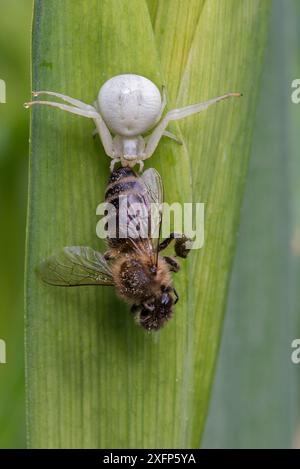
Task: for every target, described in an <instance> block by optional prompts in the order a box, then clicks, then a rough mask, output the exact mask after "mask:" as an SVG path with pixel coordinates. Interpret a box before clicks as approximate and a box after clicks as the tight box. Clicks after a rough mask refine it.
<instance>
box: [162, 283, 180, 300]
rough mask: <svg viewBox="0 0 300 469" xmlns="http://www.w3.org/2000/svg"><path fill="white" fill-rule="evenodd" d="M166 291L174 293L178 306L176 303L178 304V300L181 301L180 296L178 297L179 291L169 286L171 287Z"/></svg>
mask: <svg viewBox="0 0 300 469" xmlns="http://www.w3.org/2000/svg"><path fill="white" fill-rule="evenodd" d="M164 291H165V292H173V293H174V295H175V301H174V305H176V303H177V302H178V300H179V295H178V293H177V291H176V290H175V288H174V287H171V286H169V287H167V288H165V289H164Z"/></svg>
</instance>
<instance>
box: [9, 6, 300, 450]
mask: <svg viewBox="0 0 300 469" xmlns="http://www.w3.org/2000/svg"><path fill="white" fill-rule="evenodd" d="M162 1H163V0H162ZM222 1H226V0H222ZM241 1H242V0H241ZM0 12H1V15H0V78H1V79H3V80H5V82H6V86H7V103H6V104H0V217H1V218H0V220H1V228H2V229H1V231H0V252H1V263H0V289H1V290H0V293H1V296H0V298H1V302H0V338H1V339H4V340H5V341H6V346H7V364H0V447H1V448H21V447H25V399H24V350H23V265H24V242H25V222H26V203H27V175H28V167H27V166H28V132H29V112H26V111H25V109H24V108H23V106H22V104H23V102H24V101H26V100H27V99H28V97H29V95H30V57H29V52H30V37H31V31H30V28H31V12H32V0H22V1H20V0H0ZM299 20H300V1H299V0H274V2H273V9H272V18H271V24H270V36H269V44H268V48H267V53H266V60H265V67H264V73H263V77H262V88H261V93H260V100H259V105H258V110H257V124H256V129H255V132H254V136H253V151H252V157H251V161H250V168H249V177H248V180H247V185H246V193H245V200H244V204H243V208H242V213H241V226H240V230H239V234H238V244H237V252H236V257H235V263H234V269H233V275H232V279H231V284H230V293H229V300H228V307H227V313H226V318H225V324H224V334H223V339H222V344H221V347H220V356H219V361H218V366H217V370H216V371H217V373H216V380H215V383H214V388H213V393H212V400H211V405H210V410H209V414H208V421H207V427H206V431H205V435H204V439H203V442H202V446H204V447H225V448H230V447H231V448H245V447H250V448H251V447H252V448H253V447H260V448H264V447H275V448H276V447H277V448H279V447H284V448H288V447H300V412H299V411H300V392H299V391H300V364H299V365H298V366H297V365H293V364H292V363H291V360H290V355H291V342H292V340H293V339H294V338H296V337H300V315H299V312H300V289H299V284H300V281H299V280H300V263H299V259H300V204H299V200H300V184H299V176H300V160H299V151H298V137H299V135H300V105H298V106H297V105H295V104H292V103H291V99H290V95H291V82H292V80H293V79H295V78H300V21H299Z"/></svg>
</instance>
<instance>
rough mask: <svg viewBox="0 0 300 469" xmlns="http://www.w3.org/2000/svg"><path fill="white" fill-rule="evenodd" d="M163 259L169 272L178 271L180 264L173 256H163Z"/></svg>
mask: <svg viewBox="0 0 300 469" xmlns="http://www.w3.org/2000/svg"><path fill="white" fill-rule="evenodd" d="M164 260H165V261H166V263H167V264H168V265H169V269H170V271H171V272H179V270H180V264H179V262H178V261H177V260H176V259H175V258H174V257H170V256H164Z"/></svg>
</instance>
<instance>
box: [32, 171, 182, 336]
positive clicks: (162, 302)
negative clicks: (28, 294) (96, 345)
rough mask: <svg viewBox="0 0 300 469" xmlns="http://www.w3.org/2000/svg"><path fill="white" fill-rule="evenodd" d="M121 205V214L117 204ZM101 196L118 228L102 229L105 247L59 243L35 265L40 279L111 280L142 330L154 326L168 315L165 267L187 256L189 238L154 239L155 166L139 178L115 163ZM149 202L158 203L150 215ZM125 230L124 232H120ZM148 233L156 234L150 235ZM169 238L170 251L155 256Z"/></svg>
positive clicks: (159, 187)
mask: <svg viewBox="0 0 300 469" xmlns="http://www.w3.org/2000/svg"><path fill="white" fill-rule="evenodd" d="M124 200H125V205H126V208H127V209H130V208H131V207H132V206H138V207H139V210H137V211H132V212H131V213H130V210H127V211H126V212H125V213H126V216H125V219H124V216H123V220H121V218H122V216H121V215H122V214H121V204H122V202H123V201H124ZM105 201H106V203H107V204H112V205H113V207H114V208H115V212H116V214H117V217H116V218H117V221H118V222H119V223H118V229H117V231H116V232H114V233H113V234H112V232H110V231H109V229H108V235H107V244H108V251H107V252H105V253H104V254H101V253H100V252H97V251H95V250H94V249H92V248H90V247H85V246H71V247H65V248H63V250H62V251H61V252H60V253H59V254H58V255H55V256H52V257H50V258H48V259H46V260H45V261H44V262H43V263H42V264H41V265H40V268H39V272H40V276H41V278H42V279H43V280H44V281H45V282H46V283H48V284H51V285H56V286H64V287H71V286H81V285H114V286H115V288H116V292H117V294H118V296H119V297H121V298H122V299H123V300H125V301H126V302H127V303H129V304H130V305H131V311H132V313H133V315H134V317H135V320H136V322H137V323H138V324H139V325H140V326H141V327H143V328H144V329H146V330H149V331H156V330H158V329H160V328H161V327H162V326H163V325H164V324H165V323H166V322H167V321H168V320H169V319H170V318H171V316H172V313H173V307H174V305H175V304H176V303H177V301H178V299H179V298H178V294H177V292H176V290H175V288H174V287H173V285H172V278H171V272H178V271H179V269H180V264H179V263H178V261H177V259H176V257H177V256H178V257H182V258H185V257H187V254H188V252H189V250H190V246H189V245H188V243H189V242H190V240H189V239H188V238H187V237H185V236H184V235H181V236H180V237H178V235H176V234H174V233H171V234H170V236H169V237H168V238H166V239H165V240H164V241H162V242H160V237H159V234H160V231H161V230H160V229H161V222H162V213H161V206H162V202H163V184H162V180H161V177H160V175H159V173H158V172H157V171H156V170H155V169H152V168H151V169H148V170H147V171H145V172H144V173H143V174H142V175H141V176H140V177H137V175H136V174H135V172H134V171H133V170H132V169H131V168H129V167H121V168H119V169H117V170H114V171H113V172H112V173H111V174H110V178H109V181H108V185H107V188H106V192H105ZM151 204H152V205H153V204H154V205H156V206H157V207H159V210H158V216H156V217H154V216H153V214H152V211H151ZM124 228H125V229H126V232H127V237H123V236H122V233H121V231H122V230H124ZM151 233H157V235H156V236H151ZM171 241H174V248H175V254H176V257H175V256H161V255H160V254H159V253H160V252H161V251H162V250H164V249H165V248H166V247H167V246H168V245H169V244H170V243H171Z"/></svg>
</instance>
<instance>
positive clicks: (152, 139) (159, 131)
mask: <svg viewBox="0 0 300 469" xmlns="http://www.w3.org/2000/svg"><path fill="white" fill-rule="evenodd" d="M240 96H242V95H241V93H227V94H224V95H223V96H218V97H217V98H213V99H209V100H208V101H204V102H203V103H197V104H191V105H190V106H186V107H182V108H179V109H173V110H172V111H169V112H168V113H167V114H166V116H165V117H164V118H163V119H162V120H161V122H160V123H159V124H158V125H157V126H156V127H155V129H154V130H153V132H152V134H151V135H149V137H148V140H147V145H146V148H145V152H144V156H143V159H144V160H145V159H147V158H150V156H151V155H152V154H153V153H154V151H155V150H156V147H157V145H158V143H159V141H160V139H161V137H162V136H163V135H164V134H165V132H166V128H167V126H168V124H169V122H171V121H176V120H179V119H183V118H184V117H188V116H192V115H193V114H197V113H198V112H201V111H204V110H205V109H207V108H208V107H210V106H212V105H213V104H216V103H218V102H220V101H223V100H224V99H227V98H231V97H240ZM165 135H166V134H165ZM167 136H170V135H167Z"/></svg>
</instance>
